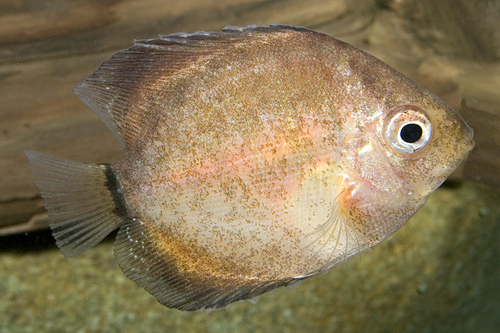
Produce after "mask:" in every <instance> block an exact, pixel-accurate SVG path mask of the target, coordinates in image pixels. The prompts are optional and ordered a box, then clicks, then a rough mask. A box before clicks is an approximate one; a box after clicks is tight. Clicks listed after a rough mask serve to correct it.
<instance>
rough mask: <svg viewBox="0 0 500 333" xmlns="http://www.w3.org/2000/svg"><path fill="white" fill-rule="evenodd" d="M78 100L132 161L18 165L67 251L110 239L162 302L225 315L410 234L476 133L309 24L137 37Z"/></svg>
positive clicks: (44, 159) (412, 86) (133, 274)
mask: <svg viewBox="0 0 500 333" xmlns="http://www.w3.org/2000/svg"><path fill="white" fill-rule="evenodd" d="M75 94H76V95H77V96H78V97H80V98H81V99H82V100H83V101H84V102H85V103H86V104H87V105H88V106H89V107H91V108H92V109H93V110H94V111H95V112H96V113H97V114H98V115H99V117H100V118H101V119H102V120H103V121H104V122H105V123H106V125H107V126H108V128H109V129H110V130H111V131H112V132H113V133H114V134H115V136H116V137H117V139H118V140H119V142H120V144H121V146H122V147H123V149H124V150H125V152H126V156H125V158H124V159H123V160H121V161H118V162H116V163H112V164H101V165H98V164H95V165H93V164H82V163H78V162H71V161H66V160H62V159H57V158H54V157H50V156H47V155H43V154H40V153H35V152H28V153H27V154H28V157H29V159H30V165H31V167H32V173H33V176H34V178H35V182H36V183H37V185H38V186H39V188H40V190H41V193H42V196H43V197H44V200H45V205H46V207H47V210H48V212H49V217H50V218H51V220H52V222H51V228H52V230H53V233H54V236H55V238H56V240H57V244H58V246H59V247H60V249H61V251H62V253H63V254H64V255H66V256H76V255H78V254H80V253H82V252H83V251H85V250H87V249H88V248H90V247H92V246H94V245H95V244H97V243H98V242H99V241H100V240H102V239H103V238H104V237H105V236H106V235H107V234H109V232H111V231H112V230H114V229H116V228H119V231H118V236H117V239H116V245H115V255H116V258H117V261H118V263H119V265H120V267H121V268H122V270H123V271H124V273H125V274H126V275H127V276H128V277H129V278H131V279H132V280H134V281H135V282H136V283H138V284H139V285H140V286H142V287H144V288H145V289H146V290H148V291H149V292H150V293H151V294H152V295H154V296H155V297H156V298H157V299H158V300H159V301H160V302H161V303H162V304H164V305H166V306H169V307H174V308H178V309H182V310H198V309H203V308H220V307H224V306H226V305H228V304H230V303H231V302H234V301H236V300H240V299H248V298H251V297H254V296H257V295H259V294H262V293H264V292H266V291H268V290H270V289H273V288H276V287H279V286H282V285H288V284H290V283H293V282H295V281H297V280H300V279H304V278H306V277H309V276H312V275H315V274H317V273H320V272H323V271H325V270H327V269H329V268H331V267H333V266H335V265H336V264H338V263H339V262H341V261H343V260H345V259H346V258H348V257H350V256H352V255H355V254H356V253H359V252H361V251H363V250H365V249H367V248H370V247H372V246H374V245H376V244H378V243H379V242H381V241H382V240H384V239H385V238H387V237H388V236H390V235H391V234H393V233H394V232H395V231H396V230H397V229H399V228H400V227H401V226H402V225H404V224H405V223H406V222H407V220H408V219H409V218H410V217H411V216H412V215H413V214H414V213H415V212H416V211H417V210H418V209H419V208H420V207H421V206H422V205H423V204H424V203H425V200H426V198H427V197H428V195H429V194H430V193H431V192H432V191H433V190H434V189H436V188H437V187H438V186H439V185H440V184H441V183H442V182H443V181H444V180H445V179H446V177H447V176H448V175H449V174H450V173H451V172H452V171H453V170H454V169H455V167H456V166H457V165H458V164H459V163H460V161H461V160H462V159H463V158H465V157H466V155H467V153H468V151H469V150H470V149H472V147H473V141H472V130H471V129H470V128H469V127H468V126H467V125H466V124H465V122H464V121H463V120H462V119H461V118H460V116H459V115H458V114H457V113H456V112H455V111H454V110H452V109H451V108H450V107H449V106H447V105H446V104H445V103H444V102H443V101H441V100H440V99H439V98H437V97H436V96H434V95H433V94H431V93H429V92H427V91H426V90H424V89H423V88H421V87H420V86H419V85H418V84H416V83H414V82H412V81H411V80H409V79H407V78H406V77H404V76H403V75H402V74H400V73H398V72H397V71H395V70H394V69H392V68H391V67H389V66H388V65H386V64H385V63H383V62H381V61H380V60H378V59H376V58H374V57H373V56H371V55H369V54H367V53H365V52H363V51H361V50H359V49H357V48H355V47H353V46H351V45H349V44H346V43H344V42H341V41H339V40H337V39H334V38H332V37H329V36H327V35H324V34H321V33H318V32H314V31H311V30H308V29H305V28H297V27H290V26H281V25H273V26H269V27H258V26H251V27H247V28H234V27H228V28H226V29H225V30H224V31H223V32H220V33H206V32H198V33H194V34H174V35H169V36H164V37H161V38H159V39H151V40H143V41H137V42H136V43H135V45H134V46H132V47H131V48H129V49H128V50H125V51H121V52H118V53H116V54H115V55H113V56H112V57H111V58H110V59H109V60H107V61H106V62H104V63H103V64H102V65H101V66H100V67H99V68H98V69H97V70H96V71H95V72H94V73H93V74H92V75H91V76H90V77H89V78H88V79H86V80H84V81H83V82H82V83H81V84H80V85H78V86H77V87H76V88H75Z"/></svg>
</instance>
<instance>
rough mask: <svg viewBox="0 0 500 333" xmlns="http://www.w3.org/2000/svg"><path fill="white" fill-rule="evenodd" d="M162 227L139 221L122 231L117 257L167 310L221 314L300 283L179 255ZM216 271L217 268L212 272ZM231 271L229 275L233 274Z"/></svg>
mask: <svg viewBox="0 0 500 333" xmlns="http://www.w3.org/2000/svg"><path fill="white" fill-rule="evenodd" d="M168 238H169V236H165V233H163V232H162V231H161V230H160V229H159V228H158V227H156V226H155V225H153V224H151V223H145V222H142V221H139V220H137V219H134V220H130V221H128V222H126V223H125V224H124V225H123V226H122V227H121V228H120V230H119V231H118V236H117V238H116V244H115V256H116V258H117V261H118V264H119V265H120V267H121V268H122V270H123V272H124V273H125V275H127V276H128V277H129V278H130V279H132V280H133V281H135V282H136V283H137V284H138V285H139V286H141V287H143V288H144V289H146V290H147V291H148V292H149V293H150V294H152V295H153V296H155V297H156V298H157V300H158V301H159V302H160V303H162V304H163V305H165V306H167V307H171V308H176V309H180V310H187V311H194V310H201V309H218V308H223V307H226V306H227V305H229V304H230V303H232V302H235V301H238V300H242V299H250V298H252V297H255V296H258V295H260V294H262V293H265V292H266V291H269V290H271V289H274V288H277V287H280V286H283V285H287V284H290V283H293V282H295V280H294V279H293V278H286V279H281V280H262V279H256V278H250V277H245V276H239V275H237V274H235V275H231V274H230V272H229V271H228V270H227V269H225V270H223V271H221V270H219V269H217V267H213V266H212V267H208V268H207V262H210V259H207V258H203V255H202V256H201V258H195V256H197V255H199V254H195V253H194V252H190V251H189V250H188V251H184V252H181V251H179V248H176V246H175V245H174V244H173V243H176V241H175V240H173V239H172V240H171V241H169V239H168ZM212 268H213V269H212ZM228 272H229V273H228Z"/></svg>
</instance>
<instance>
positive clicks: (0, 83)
mask: <svg viewBox="0 0 500 333" xmlns="http://www.w3.org/2000/svg"><path fill="white" fill-rule="evenodd" d="M430 1H431V0H426V1H424V2H430ZM490 2H491V1H490ZM395 3H400V4H406V3H407V1H401V0H398V1H389V0H388V1H382V0H354V1H353V0H351V1H350V0H312V1H308V2H307V4H306V3H304V2H303V1H302V0H288V1H285V0H281V1H277V0H276V1H273V0H270V1H269V0H220V1H217V2H203V1H199V0H185V1H175V0H167V1H164V0H129V1H120V0H100V1H97V0H72V1H68V0H46V1H33V0H12V1H4V2H3V3H2V5H1V6H0V8H1V9H0V101H1V102H2V103H1V105H0V174H1V177H0V189H1V190H0V235H1V234H8V233H13V232H24V231H29V230H34V229H37V228H45V227H46V226H47V219H46V215H45V213H44V208H43V206H42V200H41V198H40V196H39V194H38V191H37V188H36V187H35V184H34V183H33V181H32V179H31V176H30V173H29V167H28V163H27V159H26V158H25V156H24V153H23V152H24V150H26V149H29V150H37V151H41V152H44V153H48V154H52V155H55V156H59V157H63V158H68V159H73V160H77V161H84V162H112V161H116V160H118V159H120V158H121V157H122V156H123V152H122V151H121V150H120V147H119V145H118V143H117V142H116V140H115V139H114V138H113V137H112V135H111V134H110V133H109V132H108V130H107V129H106V128H105V126H104V125H103V124H102V123H101V122H100V121H99V120H98V118H97V116H96V115H95V114H94V113H93V112H92V111H91V110H89V109H88V108H87V107H85V105H84V104H83V103H82V102H81V101H79V100H78V99H77V98H76V97H75V96H74V95H73V94H72V89H73V87H74V86H75V85H76V84H77V83H79V82H80V81H82V80H83V79H84V78H86V77H87V76H88V75H89V74H91V73H92V71H93V70H95V69H96V68H97V67H98V66H99V64H100V63H101V62H102V61H104V60H105V59H107V58H109V56H110V55H111V54H112V53H113V52H116V51H118V50H120V49H124V48H127V47H129V46H131V45H132V44H133V39H143V38H154V37H156V36H158V35H159V34H169V33H174V32H180V31H186V32H193V31H197V30H206V31H220V30H221V29H222V28H223V27H224V26H225V25H237V26H246V25H249V24H261V25H267V24H270V23H274V22H278V23H283V24H293V25H301V26H307V27H309V28H312V29H315V30H319V31H322V32H325V33H327V34H329V35H332V36H335V37H338V38H340V39H343V40H345V41H347V42H350V43H352V44H355V45H357V46H358V47H360V48H362V49H365V50H367V51H369V52H371V53H373V54H375V55H376V56H378V57H379V58H381V59H382V60H384V61H386V62H388V63H389V64H391V65H392V66H393V67H395V68H397V69H399V70H400V71H402V72H403V73H404V74H406V75H408V76H410V77H411V78H413V79H415V80H416V81H417V82H420V83H421V84H423V85H424V86H425V87H427V88H428V89H430V90H431V91H433V92H434V93H436V94H438V95H440V96H442V97H444V98H445V99H446V100H447V101H448V102H449V103H451V104H452V106H454V107H456V108H458V107H459V106H460V101H461V100H462V98H464V97H465V98H466V100H467V101H468V104H469V105H471V106H473V107H475V108H476V107H477V108H479V109H482V110H490V109H491V110H493V109H492V108H491V107H492V106H493V105H496V106H498V105H500V97H499V92H498V86H499V84H498V78H500V67H499V65H498V63H494V62H491V61H490V62H489V63H488V66H489V67H488V70H483V71H479V72H478V71H477V70H475V68H482V67H481V66H483V64H482V63H480V64H479V63H476V62H463V61H461V62H459V61H449V59H447V58H442V56H441V54H440V53H439V52H437V51H435V50H434V49H432V48H431V47H430V46H432V45H428V44H425V43H423V42H422V39H421V38H418V36H416V35H418V34H417V32H416V31H415V28H414V26H413V25H412V24H414V22H411V21H410V20H409V19H408V17H406V15H407V13H406V12H405V11H404V10H401V8H402V7H397V6H394V4H395ZM491 3H493V4H498V3H499V1H493V2H491ZM426 8H427V7H426ZM480 14H481V13H476V14H475V15H480ZM491 15H492V14H491V13H490V14H488V16H487V17H491ZM435 19H439V18H436V17H435ZM474 22H475V21H474ZM494 22H497V21H494ZM494 24H497V23H494ZM444 31H445V33H446V32H447V31H448V30H446V29H445V30H444ZM497 51H498V48H497V49H496V52H497ZM457 52H460V50H458V51H457ZM491 54H494V53H491ZM495 54H496V53H495ZM465 58H466V57H465ZM490 58H491V57H490ZM478 87H480V88H478ZM469 101H470V103H469ZM495 110H496V111H494V112H497V111H498V108H497V109H495ZM480 126H481V125H480ZM479 130H480V129H479ZM476 131H477V129H476ZM477 149H481V147H478V148H477ZM461 179H462V178H461Z"/></svg>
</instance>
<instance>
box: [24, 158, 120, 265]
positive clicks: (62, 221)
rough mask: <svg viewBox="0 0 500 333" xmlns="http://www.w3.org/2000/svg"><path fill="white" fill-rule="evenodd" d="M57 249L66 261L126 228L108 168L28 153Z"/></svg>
mask: <svg viewBox="0 0 500 333" xmlns="http://www.w3.org/2000/svg"><path fill="white" fill-rule="evenodd" d="M26 155H27V156H28V159H29V162H30V167H31V172H32V175H33V178H34V179H35V183H36V184H37V186H38V188H39V189H40V192H41V194H42V197H43V199H44V203H45V207H46V208H47V211H48V213H49V219H50V227H51V229H52V231H53V236H54V238H55V239H56V243H57V246H58V247H59V248H60V249H61V252H62V253H63V254H64V255H65V256H66V257H74V256H77V255H79V254H80V253H82V252H84V251H85V250H87V249H89V248H91V247H93V246H94V245H96V244H97V243H99V242H100V241H101V240H102V239H103V238H104V237H106V236H107V235H108V234H109V233H110V232H111V231H113V230H114V229H116V228H117V227H118V226H119V225H120V224H122V223H123V222H122V218H121V217H120V216H118V215H117V214H115V213H114V210H115V204H114V201H113V196H112V193H111V192H110V190H109V189H108V188H107V187H106V181H107V179H106V175H105V173H104V171H105V166H102V165H94V164H85V163H79V162H73V161H67V160H64V159H60V158H56V157H52V156H49V155H45V154H42V153H37V152H33V151H27V152H26Z"/></svg>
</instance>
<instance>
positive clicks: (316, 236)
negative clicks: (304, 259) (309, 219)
mask: <svg viewBox="0 0 500 333" xmlns="http://www.w3.org/2000/svg"><path fill="white" fill-rule="evenodd" d="M343 194H344V191H341V192H340V193H339V194H337V195H336V197H335V201H334V203H333V206H332V209H331V213H330V216H329V217H328V219H327V220H326V221H325V222H324V223H322V224H321V225H320V226H319V227H317V228H316V230H314V231H313V232H311V233H310V234H308V235H307V236H306V238H312V240H311V241H310V242H308V243H307V245H306V246H305V248H306V249H311V250H312V251H314V256H315V257H316V256H318V255H319V254H320V252H322V251H323V250H324V249H325V248H326V247H328V246H329V244H330V242H331V240H332V239H335V242H334V244H333V246H332V249H331V250H330V252H329V254H328V256H327V258H326V261H325V267H324V268H323V270H326V269H328V268H331V267H333V266H335V265H336V264H338V263H340V262H342V261H345V260H347V258H349V257H350V256H351V255H353V254H356V253H358V252H361V251H362V250H363V249H365V248H366V247H368V246H367V245H366V242H365V241H364V239H363V236H362V235H361V234H360V233H359V232H358V231H357V230H356V228H354V226H353V225H352V222H351V221H350V219H349V218H348V217H347V216H345V214H343V212H342V209H341V206H340V205H341V199H340V198H341V197H342V195H343ZM353 241H354V242H355V244H352V242H353Z"/></svg>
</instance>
